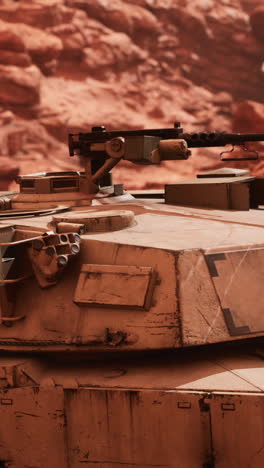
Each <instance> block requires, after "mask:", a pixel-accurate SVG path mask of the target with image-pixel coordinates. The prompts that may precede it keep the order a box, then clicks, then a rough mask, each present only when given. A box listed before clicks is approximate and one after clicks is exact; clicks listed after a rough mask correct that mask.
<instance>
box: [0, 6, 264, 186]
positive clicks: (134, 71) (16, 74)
mask: <svg viewBox="0 0 264 468" xmlns="http://www.w3.org/2000/svg"><path fill="white" fill-rule="evenodd" d="M263 15H264V9H263V4H262V2H261V0H241V2H240V1H239V0H192V1H191V0H20V1H14V0H2V1H1V0H0V106H2V109H0V124H1V118H2V127H3V128H4V134H5V135H7V134H8V135H9V134H12V135H13V137H11V136H10V137H8V139H7V140H6V139H5V141H9V142H10V141H13V143H12V145H11V146H10V145H9V146H7V147H6V146H5V145H4V143H3V148H7V149H6V150H5V151H4V153H2V157H3V158H8V156H9V155H12V161H14V163H15V164H16V167H20V168H21V171H22V172H30V170H33V171H34V172H35V171H36V170H39V169H41V170H42V169H45V168H46V169H47V170H52V168H54V169H58V168H60V169H66V168H69V167H70V168H72V167H75V165H78V161H75V160H73V159H70V158H68V153H67V148H66V146H65V142H66V138H67V133H68V132H69V131H89V130H90V127H91V126H94V125H105V126H106V127H107V128H108V129H110V130H111V129H117V128H144V127H165V126H166V127H168V126H171V125H173V122H174V121H180V122H181V123H182V125H183V126H184V128H185V130H186V131H187V130H189V131H198V130H205V129H206V130H225V131H230V130H231V129H232V119H233V113H234V122H233V126H234V128H236V130H237V131H242V132H243V131H252V132H253V131H263V122H262V117H261V114H262V112H263V108H262V105H260V104H258V101H259V102H263V72H264V71H263V70H264V68H263V62H264V36H263V21H264V16H263ZM262 17H263V18H262ZM238 102H240V103H241V104H239V105H237V103H238ZM8 112H12V114H11V115H12V122H9V123H6V121H5V119H7V120H8V118H10V114H8ZM6 113H7V114H6ZM8 115H9V117H8ZM1 116H2V117H1ZM4 116H5V117H4ZM257 116H258V117H257ZM249 122H251V123H253V124H252V125H253V127H254V128H253V127H252V130H249V129H247V127H248V126H249ZM17 125H18V127H17ZM257 129H258V130H257ZM14 135H16V136H15V137H14ZM30 135H32V138H33V143H32V144H33V146H32V144H29V140H30ZM38 140H39V141H40V143H38ZM2 141H3V140H2ZM14 141H15V142H16V144H14ZM39 145H40V147H41V150H40V147H39ZM12 148H13V149H12ZM36 148H37V149H36ZM2 151H3V150H2ZM50 153H52V158H50V157H49V154H50ZM218 153H219V151H218V150H217V149H214V150H206V149H205V150H202V151H201V150H200V151H196V152H194V156H193V157H192V158H191V160H190V161H188V162H187V163H186V162H179V163H166V164H164V165H163V166H162V168H141V167H140V168H138V167H136V166H132V165H129V164H123V168H122V167H121V168H119V167H118V168H117V169H116V170H115V173H116V178H117V179H116V180H118V181H120V180H121V179H122V178H125V182H126V183H127V185H128V186H129V187H130V188H131V187H132V186H133V184H134V186H137V187H140V186H142V185H144V184H147V185H148V186H150V185H149V184H151V187H153V186H155V184H156V185H159V184H160V183H162V182H163V183H166V182H168V181H171V180H172V178H173V180H176V179H177V178H179V177H186V176H190V175H193V174H194V173H195V172H197V171H198V170H199V169H207V168H209V167H211V166H214V165H218V164H219V162H218V159H217V158H218ZM53 164H54V166H52V165H53ZM127 166H128V167H130V168H131V169H130V172H129V173H128V172H127V171H128V167H127ZM259 167H260V166H259ZM30 168H31V169H30ZM258 170H259V169H258ZM260 170H262V169H260ZM11 173H12V170H11V169H10V174H11ZM144 174H145V175H144ZM0 179H1V174H0ZM148 179H151V182H150V181H148ZM133 181H134V182H133Z"/></svg>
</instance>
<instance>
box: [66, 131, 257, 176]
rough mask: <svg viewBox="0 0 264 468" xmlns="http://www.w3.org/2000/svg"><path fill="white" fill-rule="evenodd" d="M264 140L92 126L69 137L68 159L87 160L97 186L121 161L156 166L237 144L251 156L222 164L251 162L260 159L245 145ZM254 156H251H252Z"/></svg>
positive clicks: (225, 133) (240, 136)
mask: <svg viewBox="0 0 264 468" xmlns="http://www.w3.org/2000/svg"><path fill="white" fill-rule="evenodd" d="M260 141H264V133H252V134H250V133H246V134H241V133H227V132H201V133H196V132H195V133H184V132H183V129H182V128H181V125H180V123H179V122H175V123H174V128H163V129H143V130H124V131H110V132H109V131H107V130H106V129H105V127H103V126H102V127H93V128H92V131H91V132H90V133H78V134H69V152H70V156H74V155H76V154H77V155H79V156H81V157H84V158H87V159H88V164H87V170H86V173H87V176H88V175H90V176H91V178H92V181H93V182H94V183H97V182H98V181H99V180H100V179H102V177H104V176H105V175H106V174H108V172H109V171H110V170H111V169H112V168H113V167H114V166H115V165H116V164H117V163H118V162H119V161H120V160H121V159H124V160H128V161H132V162H134V163H139V164H158V163H160V162H161V161H168V160H182V159H188V157H189V156H190V155H191V151H190V149H189V148H208V147H221V146H225V145H229V144H231V145H232V146H233V148H232V149H231V150H229V151H224V152H222V153H220V156H222V154H224V153H229V152H232V151H233V150H234V147H235V146H237V145H239V146H241V147H242V149H243V151H245V152H247V153H251V156H247V157H242V158H233V159H232V158H222V159H221V160H222V161H241V160H243V161H250V160H251V161H252V160H256V159H258V158H259V156H258V152H257V151H255V150H251V149H250V150H249V149H248V148H247V146H246V143H247V142H260ZM252 154H253V156H252Z"/></svg>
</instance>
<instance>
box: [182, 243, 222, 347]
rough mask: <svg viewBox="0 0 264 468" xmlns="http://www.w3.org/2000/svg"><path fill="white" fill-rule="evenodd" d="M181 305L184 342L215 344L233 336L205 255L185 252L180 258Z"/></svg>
mask: <svg viewBox="0 0 264 468" xmlns="http://www.w3.org/2000/svg"><path fill="white" fill-rule="evenodd" d="M178 272H179V303H180V314H181V317H182V334H183V342H184V344H188V345H195V344H205V343H214V342H218V341H221V340H222V339H223V338H224V337H226V338H227V339H228V338H229V334H228V331H227V328H226V324H225V322H224V317H223V313H222V308H221V306H220V304H219V299H218V297H217V294H216V291H215V288H214V285H213V281H212V279H211V277H210V274H209V271H208V267H207V265H206V262H205V258H204V255H203V252H202V251H200V250H192V251H189V252H181V253H180V255H179V257H178Z"/></svg>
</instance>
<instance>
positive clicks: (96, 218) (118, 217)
mask: <svg viewBox="0 0 264 468" xmlns="http://www.w3.org/2000/svg"><path fill="white" fill-rule="evenodd" d="M52 219H53V222H54V223H55V224H56V223H58V222H61V221H63V222H74V223H80V224H84V226H85V228H86V232H108V231H118V230H119V229H124V228H126V227H128V226H133V224H134V213H133V211H128V210H108V211H100V212H97V213H96V212H91V213H84V212H78V211H74V212H71V213H66V214H65V213H62V214H60V215H56V216H53V218H52Z"/></svg>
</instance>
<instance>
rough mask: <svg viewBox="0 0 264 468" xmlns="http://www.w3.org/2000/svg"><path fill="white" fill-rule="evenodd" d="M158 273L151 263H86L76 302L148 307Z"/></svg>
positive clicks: (83, 266)
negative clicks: (134, 264)
mask: <svg viewBox="0 0 264 468" xmlns="http://www.w3.org/2000/svg"><path fill="white" fill-rule="evenodd" d="M155 277H156V275H155V272H154V270H153V268H151V267H140V266H131V265H130V266H128V265H122V266H120V265H89V264H83V265H82V267H81V272H80V276H79V279H78V283H77V286H76V290H75V295H74V302H76V303H77V304H79V305H82V304H86V305H89V304H91V305H98V306H110V307H116V306H117V307H119V306H120V307H123V308H127V307H129V308H131V307H132V308H136V309H137V308H139V309H146V310H149V308H150V307H151V305H152V304H151V300H152V294H153V291H154V288H155V279H156V278H155ZM124 312H125V311H124Z"/></svg>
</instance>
